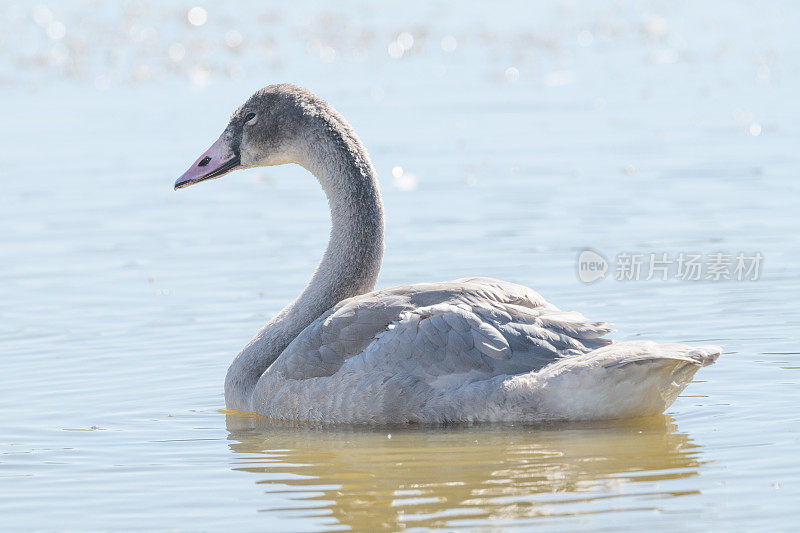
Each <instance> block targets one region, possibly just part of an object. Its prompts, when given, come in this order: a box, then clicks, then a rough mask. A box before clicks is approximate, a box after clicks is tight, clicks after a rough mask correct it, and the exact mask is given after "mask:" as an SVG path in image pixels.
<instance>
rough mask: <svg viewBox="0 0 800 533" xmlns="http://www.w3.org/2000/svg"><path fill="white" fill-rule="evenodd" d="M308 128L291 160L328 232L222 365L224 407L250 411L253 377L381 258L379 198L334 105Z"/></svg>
mask: <svg viewBox="0 0 800 533" xmlns="http://www.w3.org/2000/svg"><path fill="white" fill-rule="evenodd" d="M324 118H325V121H323V122H322V123H318V124H317V125H316V127H312V128H309V130H308V131H307V134H306V135H305V136H304V137H305V138H304V141H305V142H303V143H302V144H300V148H299V150H298V152H299V154H298V155H297V157H296V162H297V163H299V164H300V165H301V166H303V167H304V168H306V169H307V170H308V171H310V172H311V173H312V174H313V175H314V176H315V177H316V178H317V180H318V181H319V183H320V185H321V186H322V188H323V189H324V191H325V194H326V196H327V199H328V205H329V207H330V213H331V234H330V239H329V241H328V246H327V249H326V250H325V253H324V255H323V257H322V261H321V262H320V263H319V266H318V267H317V270H316V272H315V273H314V275H313V277H312V278H311V281H310V282H309V284H308V285H307V286H306V288H305V290H303V292H302V293H301V294H300V296H299V297H298V298H297V299H296V300H295V301H293V302H292V303H291V304H289V305H288V306H286V307H285V308H284V309H283V310H282V311H281V312H280V313H279V314H278V315H277V316H276V317H275V318H274V319H272V320H271V321H270V322H269V323H267V325H266V326H264V328H262V329H261V331H259V333H258V334H257V335H256V336H255V337H254V338H253V339H252V340H251V341H250V343H249V344H248V345H247V346H246V347H245V348H244V350H243V351H242V352H241V353H240V354H239V355H238V356H237V357H236V359H235V360H234V362H233V364H232V365H231V367H230V368H229V370H228V376H227V378H226V383H225V398H226V403H227V405H228V407H229V408H234V409H240V410H252V405H251V402H252V399H251V398H252V393H253V390H254V388H255V385H256V383H257V382H258V379H259V378H260V377H261V375H262V374H263V373H264V372H265V371H266V370H267V369H268V368H269V367H270V366H271V365H272V363H273V362H274V361H275V360H276V359H277V358H278V356H279V355H280V354H281V353H282V352H283V350H284V349H285V348H286V347H287V346H288V345H289V343H291V341H292V340H294V339H295V338H296V337H297V336H298V335H299V334H300V332H302V331H303V329H305V328H306V327H307V326H308V325H309V324H311V323H312V322H313V321H314V320H316V319H317V318H318V317H319V316H320V315H322V314H323V313H325V312H326V311H327V310H328V309H330V308H331V307H333V306H335V305H336V304H337V303H339V302H340V301H342V300H344V299H347V298H350V297H352V296H357V295H359V294H364V293H366V292H369V291H371V290H373V288H374V287H375V282H376V281H377V278H378V273H379V272H380V267H381V260H382V258H383V231H384V219H383V204H382V201H381V196H380V191H379V188H378V182H377V179H376V176H375V171H374V169H373V167H372V164H371V162H370V160H369V156H368V154H367V151H366V150H365V149H364V147H363V145H362V144H361V142H360V141H359V139H358V138H357V137H356V135H355V133H354V132H353V131H352V129H351V128H350V127H349V125H347V123H346V122H345V121H344V119H343V118H341V117H340V116H339V115H338V114H337V113H336V112H335V111H333V110H332V109H330V112H329V113H328V114H327V115H326V116H325V117H324Z"/></svg>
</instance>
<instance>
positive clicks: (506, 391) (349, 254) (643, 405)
mask: <svg viewBox="0 0 800 533" xmlns="http://www.w3.org/2000/svg"><path fill="white" fill-rule="evenodd" d="M245 119H247V120H245ZM220 146H221V147H220ZM212 149H213V151H211V150H212ZM212 149H210V151H209V152H207V153H210V154H215V155H216V154H233V155H230V157H231V158H233V157H235V158H237V159H236V161H235V162H236V163H238V166H239V167H252V166H264V165H276V164H284V163H297V164H300V165H302V166H303V167H305V168H306V169H308V170H309V171H310V172H311V173H312V174H314V175H315V176H316V177H317V179H318V180H319V182H320V184H321V185H322V187H323V189H324V190H325V193H326V195H327V198H328V202H329V205H330V209H331V221H332V229H331V237H330V242H329V245H328V248H327V250H326V251H325V254H324V256H323V259H322V261H321V263H320V265H319V267H318V268H317V271H316V272H315V274H314V276H313V277H312V279H311V281H310V283H309V284H308V286H307V287H306V289H305V290H304V291H303V293H302V294H301V295H300V296H299V297H298V298H297V299H296V300H295V301H294V302H292V303H291V304H289V305H288V306H287V307H286V308H285V309H283V310H282V311H281V312H280V313H279V314H278V316H277V317H275V318H274V319H273V320H271V321H270V322H269V323H268V324H267V325H266V326H264V328H262V329H261V331H259V332H258V334H257V335H256V336H255V337H254V338H253V339H252V340H251V341H250V343H249V344H248V345H247V346H246V347H245V348H244V350H242V352H241V353H240V354H239V355H238V356H237V357H236V359H235V360H234V361H233V363H232V364H231V367H230V369H229V370H228V375H227V378H226V382H225V398H226V403H227V405H228V407H229V408H231V409H239V410H246V411H254V412H256V413H259V414H261V415H264V416H269V417H273V418H279V419H291V420H311V421H319V422H347V423H407V422H420V423H424V422H434V423H441V422H457V421H501V420H502V421H540V420H551V419H595V418H619V417H627V416H641V415H648V414H654V413H657V412H661V411H663V410H664V409H665V408H666V407H668V406H669V405H670V404H671V403H672V401H673V400H674V399H675V397H677V395H678V394H679V393H680V391H681V390H683V388H684V387H685V386H686V385H687V384H688V383H689V381H690V380H691V377H692V375H693V374H694V372H695V371H696V370H697V369H698V368H699V367H700V366H702V365H706V364H710V363H712V362H713V361H714V360H715V359H716V357H717V356H718V355H719V353H720V349H719V348H718V347H715V346H706V347H699V348H692V347H689V346H684V345H676V344H661V345H659V344H655V343H652V342H627V343H617V344H612V341H611V340H609V339H607V338H605V335H606V334H607V333H609V332H610V331H611V329H610V328H609V325H608V324H606V323H603V322H590V321H588V320H587V319H586V318H585V317H583V315H581V314H580V313H576V312H567V311H561V310H559V309H558V308H556V307H555V306H553V305H551V304H548V303H547V302H546V301H545V300H544V299H543V298H542V297H541V296H540V295H539V294H537V293H536V292H534V291H532V290H530V289H528V288H526V287H523V286H521V285H517V284H514V283H508V282H503V281H499V280H494V279H489V278H466V279H460V280H455V281H451V282H442V283H422V284H416V285H404V286H400V287H393V288H389V289H383V290H379V291H373V292H370V291H372V289H373V287H374V285H375V280H376V279H377V275H378V272H379V270H380V264H381V259H382V255H383V205H382V202H381V198H380V192H379V190H378V183H377V180H376V178H375V171H374V169H373V168H372V164H371V163H370V160H369V157H368V155H367V152H366V150H365V149H364V147H363V146H362V144H361V142H360V141H359V140H358V138H357V136H356V135H355V133H354V132H353V130H352V129H351V128H350V126H349V125H348V124H347V122H346V121H345V120H344V118H342V117H341V115H339V114H338V113H337V112H336V111H335V110H334V109H333V108H332V107H331V106H330V105H328V104H327V103H326V102H324V101H323V100H321V99H319V98H318V97H316V96H314V95H313V94H311V93H310V92H308V91H306V90H305V89H302V88H299V87H294V86H290V85H277V86H270V87H267V88H266V89H263V90H261V91H259V92H258V93H256V94H255V95H253V96H252V97H251V98H250V99H249V100H248V101H247V102H246V103H245V104H244V105H243V106H242V107H241V108H240V109H239V110H237V111H236V112H235V113H234V115H233V117H232V118H231V121H230V123H229V125H228V127H227V128H226V130H225V131H224V132H223V135H222V136H221V137H220V141H218V142H217V143H215V145H214V146H213V147H212ZM231 161H233V160H231ZM226 164H227V163H226ZM230 166H231V165H228V166H227V167H225V168H228V167H230ZM227 171H228V170H226V172H227ZM190 172H191V176H190V177H191V178H192V180H191V181H190V182H186V183H187V184H188V183H194V182H196V181H202V180H203V179H207V178H206V177H204V176H200V177H199V178H198V177H197V175H198V170H197V169H190V171H187V174H189V173H190ZM222 173H224V172H221V173H220V172H217V173H214V174H209V175H208V176H209V177H218V176H219V175H222ZM183 185H184V182H181V181H180V180H179V183H178V184H176V187H177V186H183Z"/></svg>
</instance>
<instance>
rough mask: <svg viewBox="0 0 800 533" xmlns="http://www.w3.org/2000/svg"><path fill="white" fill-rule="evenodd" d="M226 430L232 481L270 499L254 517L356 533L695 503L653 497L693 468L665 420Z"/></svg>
mask: <svg viewBox="0 0 800 533" xmlns="http://www.w3.org/2000/svg"><path fill="white" fill-rule="evenodd" d="M227 425H228V431H229V432H230V437H229V438H230V440H231V441H232V443H231V445H230V447H231V449H232V450H233V451H234V452H236V453H237V454H240V455H237V456H236V457H235V459H234V462H233V469H234V470H239V471H243V472H249V473H252V474H255V481H256V483H259V484H261V486H263V487H266V493H267V494H268V495H270V497H269V498H265V508H264V509H262V510H264V511H270V512H272V513H281V512H286V513H291V514H293V515H297V513H298V512H299V513H300V515H302V516H326V515H328V516H330V517H331V518H332V519H334V520H335V522H334V524H338V525H341V526H348V527H351V528H353V529H356V530H363V529H377V528H383V529H389V530H396V529H399V528H403V527H442V526H450V527H453V526H456V525H471V526H476V525H489V523H492V524H497V523H498V522H497V521H498V520H500V521H503V522H506V523H509V522H510V523H515V522H516V523H526V522H528V521H530V520H536V519H540V518H541V517H551V518H553V517H558V516H564V515H577V514H590V513H599V512H609V511H622V510H627V511H631V510H648V511H649V510H657V509H658V501H659V500H660V499H661V498H664V497H674V496H682V495H685V494H692V493H694V492H695V491H692V490H683V491H675V490H671V491H667V490H665V489H664V488H663V487H662V485H663V484H664V482H666V481H667V480H678V479H681V478H689V477H692V476H695V475H696V474H697V468H698V467H699V466H700V464H701V462H700V460H699V459H698V456H699V446H697V445H696V444H693V443H692V442H691V439H690V438H689V437H688V436H687V435H686V434H684V433H680V432H678V431H677V428H676V427H675V426H674V424H673V423H672V420H671V419H670V418H669V417H663V416H662V417H652V418H648V419H639V420H632V421H613V422H603V423H592V424H588V423H584V424H569V425H563V424H562V425H547V426H536V427H531V426H528V427H513V426H509V425H505V426H476V427H463V426H462V427H445V428H424V427H420V428H383V429H361V428H331V427H322V426H317V425H308V424H300V423H297V424H291V423H280V422H275V421H271V420H267V419H264V418H260V417H256V416H252V415H245V414H239V413H233V414H228V415H227ZM632 496H633V497H632ZM276 502H278V503H279V504H278V505H275V503H276ZM490 521H491V522H490Z"/></svg>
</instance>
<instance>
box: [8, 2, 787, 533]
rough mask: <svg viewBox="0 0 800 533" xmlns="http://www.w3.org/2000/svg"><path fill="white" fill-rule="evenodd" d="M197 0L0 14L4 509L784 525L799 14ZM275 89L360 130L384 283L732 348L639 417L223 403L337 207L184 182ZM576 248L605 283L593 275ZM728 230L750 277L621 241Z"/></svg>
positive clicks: (701, 247)
mask: <svg viewBox="0 0 800 533" xmlns="http://www.w3.org/2000/svg"><path fill="white" fill-rule="evenodd" d="M191 7H192V4H191V3H185V2H166V3H164V2H158V3H156V2H128V3H125V4H119V5H110V4H108V5H107V4H99V3H95V2H85V3H84V2H74V1H68V2H63V3H62V2H59V3H58V4H57V5H55V4H54V5H51V6H50V7H47V6H44V5H42V4H40V5H38V6H36V5H33V4H27V3H24V4H19V5H14V4H8V5H4V6H2V7H0V17H1V18H0V35H1V36H0V52H2V53H0V58H2V59H0V96H2V97H1V98H0V114H1V116H2V117H3V120H2V125H0V132H2V138H3V143H2V144H3V149H2V150H0V186H1V187H2V190H1V193H0V387H1V388H2V394H0V428H1V429H0V529H4V530H5V529H8V530H15V531H19V530H30V529H36V530H107V529H125V530H127V529H156V530H233V529H238V530H247V531H250V530H264V529H267V528H269V529H271V530H285V531H319V530H328V529H331V530H333V529H355V530H364V529H387V530H396V529H401V528H444V529H457V528H466V529H473V530H486V529H496V528H503V527H509V528H514V527H518V528H523V527H535V526H539V527H542V528H543V529H545V530H575V529H580V528H583V527H588V528H592V529H596V530H617V529H620V528H623V527H635V528H637V529H642V528H645V527H647V528H648V529H652V530H670V531H674V530H676V529H678V528H680V529H681V530H689V531H691V530H707V529H713V528H717V529H723V528H725V529H729V528H741V527H749V528H755V527H759V528H765V529H766V528H770V529H775V530H789V529H791V528H792V527H793V526H794V523H795V521H796V519H797V511H796V508H797V502H798V501H799V500H800V461H798V459H797V450H798V448H799V446H800V414H798V407H800V363H799V361H798V355H799V353H800V346H798V331H799V330H800V328H799V327H800V305H798V294H800V282H798V275H797V274H798V264H800V243H799V242H798V209H797V205H798V200H799V199H800V196H799V195H798V193H799V192H800V185H799V184H798V183H800V182H799V181H798V176H797V168H798V166H800V152H798V146H800V106H798V104H797V95H798V94H800V41H798V39H797V37H796V28H797V24H798V22H800V20H798V15H800V8H799V7H798V6H797V5H796V4H794V3H791V2H774V3H769V4H766V5H761V4H755V3H748V2H733V3H728V2H725V3H723V2H706V3H703V4H702V5H693V4H690V3H662V2H650V3H645V4H642V3H638V2H615V3H613V4H605V5H602V6H600V5H595V3H589V2H548V3H541V4H537V7H530V6H529V5H528V3H524V2H518V3H515V4H509V5H508V7H505V8H500V7H494V6H489V4H486V3H475V4H467V5H465V4H463V3H449V4H437V5H436V6H433V7H431V6H428V5H427V3H421V2H420V3H417V2H410V3H409V2H402V3H397V4H382V5H381V6H380V7H378V6H377V5H372V4H367V3H350V2H345V3H342V4H340V5H337V6H335V7H334V6H327V5H325V4H323V3H307V4H306V3H292V4H290V5H280V6H278V5H275V6H272V7H268V8H267V7H263V6H262V5H261V4H260V3H256V2H245V3H237V4H235V6H233V7H230V6H228V7H224V8H223V7H215V8H212V7H210V6H207V8H206V10H200V11H198V10H195V11H192V12H190V11H189V9H190V8H191ZM193 23H194V24H197V25H193ZM275 82H293V83H298V84H301V85H305V86H307V87H309V88H311V89H312V90H314V91H315V92H317V93H318V94H320V95H322V96H323V97H325V98H327V99H328V100H329V101H331V102H332V103H333V104H334V105H335V106H336V107H337V108H338V109H339V110H340V111H341V112H342V113H343V114H344V115H345V116H346V117H347V118H348V120H350V121H351V123H352V125H353V126H354V127H355V129H356V130H357V131H358V132H359V134H360V136H361V138H362V140H363V141H364V143H365V144H366V146H367V147H368V149H369V150H370V153H371V155H372V158H373V162H374V164H375V167H376V168H377V170H378V172H379V174H380V181H381V186H382V190H383V193H384V199H385V204H386V211H387V249H386V255H385V260H384V267H383V271H382V273H381V278H380V280H379V286H380V287H386V286H391V285H395V284H401V283H408V282H419V281H433V280H447V279H454V278H458V277H463V276H468V275H487V276H493V277H498V278H503V279H508V280H510V281H515V282H519V283H523V284H526V285H529V286H531V287H533V288H534V289H535V290H537V291H539V292H540V293H541V294H543V295H544V296H545V297H546V298H547V299H548V300H549V301H551V302H552V303H554V304H555V305H558V306H559V307H561V308H564V309H577V310H580V311H582V312H583V313H584V314H585V315H586V316H588V317H589V318H592V319H597V320H606V321H609V322H613V323H614V324H615V327H616V328H617V330H618V332H617V333H615V338H617V339H619V340H626V339H638V338H648V339H653V340H656V341H663V342H669V341H673V342H686V343H699V344H719V345H721V346H723V347H724V353H723V355H722V357H721V358H720V359H719V361H718V362H717V364H716V365H714V366H711V367H708V368H704V369H702V370H701V371H700V372H698V374H697V375H696V380H695V382H694V383H692V384H691V385H690V386H689V387H688V388H687V389H686V390H685V391H684V393H683V394H682V395H681V396H680V397H679V398H678V400H677V401H676V402H675V403H674V404H673V405H672V407H671V408H670V409H669V410H668V411H667V413H666V414H665V416H661V417H654V418H650V419H644V420H629V421H610V422H601V423H591V424H589V423H581V424H547V425H541V426H512V425H500V426H495V425H477V426H472V427H446V428H425V427H415V428H401V427H390V428H372V429H364V428H354V427H335V428H331V427H324V426H319V425H313V424H306V425H304V424H285V423H283V424H282V423H277V422H271V421H268V420H265V419H260V418H257V417H253V416H250V415H247V414H243V413H226V412H225V411H224V398H223V393H222V385H223V379H224V375H225V371H226V368H227V366H228V364H229V362H230V360H231V359H232V358H233V356H234V355H235V354H236V353H237V352H238V351H239V349H241V347H242V346H244V344H245V343H246V342H247V341H248V340H249V338H250V337H251V336H252V335H253V334H254V333H255V331H256V330H257V329H258V328H259V327H260V326H261V325H263V323H265V322H266V321H267V320H268V319H269V318H271V317H272V316H274V315H275V314H276V313H277V312H278V311H279V310H280V309H281V307H282V306H283V305H285V304H286V303H287V302H289V301H290V300H291V299H292V298H293V297H294V296H295V295H296V294H298V293H299V292H300V291H301V290H302V288H303V287H304V285H305V283H306V282H307V280H308V279H309V277H310V275H311V273H312V272H313V269H314V268H315V266H316V263H317V261H318V259H319V257H320V255H321V253H322V251H323V250H324V247H325V244H326V239H327V233H328V213H327V206H326V203H325V199H324V195H323V193H322V192H321V190H320V189H319V187H318V185H317V184H316V182H315V180H314V179H313V178H311V177H310V176H309V175H307V174H306V173H305V172H304V171H302V169H299V168H290V167H273V168H268V169H253V170H248V171H244V172H238V173H235V174H232V175H230V176H226V177H225V178H224V179H221V180H216V181H213V182H209V183H203V184H201V185H199V186H196V187H192V188H189V189H186V190H181V191H178V192H175V191H173V190H172V184H173V183H174V180H175V179H176V178H177V177H178V176H179V175H180V174H181V173H182V172H183V171H184V170H185V169H186V168H187V167H188V165H189V164H191V163H192V161H194V160H195V158H196V157H197V156H198V155H199V154H200V153H202V151H204V150H205V149H206V148H207V147H208V145H209V144H210V143H211V142H212V141H213V140H215V139H216V138H217V136H218V135H219V133H220V132H221V131H222V129H223V128H224V127H225V124H226V123H227V120H228V117H229V116H230V113H231V112H232V111H233V110H234V109H236V107H238V106H239V105H240V104H241V103H242V102H243V101H244V100H245V99H246V98H247V97H248V96H249V95H250V94H251V93H252V92H253V91H254V90H256V89H258V88H260V87H262V86H264V85H267V84H269V83H275ZM585 248H591V249H593V250H596V251H597V252H599V253H600V254H602V255H603V256H604V257H605V258H607V259H608V261H609V262H610V267H609V268H610V270H609V272H608V275H607V277H606V279H604V280H602V281H598V282H596V283H593V284H585V283H582V282H581V281H580V280H579V279H578V276H577V275H576V258H577V256H578V254H579V252H580V251H581V250H583V249H585ZM718 252H722V253H723V254H725V255H731V256H736V255H737V254H740V253H742V254H747V255H748V256H752V255H754V254H756V253H758V254H761V256H762V257H763V262H761V264H760V271H759V273H758V276H757V277H758V279H756V280H742V281H738V280H735V279H734V280H719V281H714V280H713V279H711V280H702V281H685V280H682V279H676V278H675V276H674V275H672V274H671V275H670V278H671V279H669V280H668V281H662V280H660V279H658V277H657V276H656V279H651V280H649V281H648V280H646V279H645V278H646V277H647V276H644V275H643V276H642V278H641V279H639V280H638V281H618V280H617V279H615V278H616V277H617V276H616V274H617V271H616V270H615V265H616V266H617V267H618V266H619V258H620V257H624V255H623V256H620V254H628V255H631V254H642V255H643V256H644V257H646V258H647V257H649V256H650V254H657V255H658V256H659V257H660V256H661V255H662V254H667V256H668V257H669V258H671V259H675V258H677V257H678V256H679V255H680V254H681V253H684V254H690V253H693V254H703V257H704V261H705V263H704V266H705V267H706V268H708V263H709V261H710V259H708V257H709V255H710V254H715V253H718ZM673 266H674V265H673ZM703 277H705V274H704V276H703Z"/></svg>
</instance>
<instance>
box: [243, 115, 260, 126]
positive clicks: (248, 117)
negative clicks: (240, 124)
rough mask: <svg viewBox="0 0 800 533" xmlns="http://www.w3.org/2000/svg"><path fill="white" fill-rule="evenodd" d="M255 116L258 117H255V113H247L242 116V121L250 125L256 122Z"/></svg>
mask: <svg viewBox="0 0 800 533" xmlns="http://www.w3.org/2000/svg"><path fill="white" fill-rule="evenodd" d="M257 118H258V117H256V114H255V113H248V114H246V115H245V116H244V123H245V124H247V125H248V126H252V125H253V124H255V123H256V119H257Z"/></svg>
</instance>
